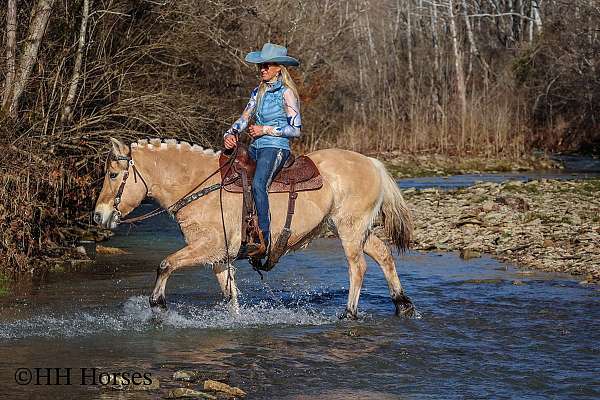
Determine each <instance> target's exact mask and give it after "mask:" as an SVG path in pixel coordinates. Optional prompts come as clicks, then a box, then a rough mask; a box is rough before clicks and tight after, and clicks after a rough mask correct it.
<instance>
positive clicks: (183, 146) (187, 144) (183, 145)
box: [178, 142, 192, 151]
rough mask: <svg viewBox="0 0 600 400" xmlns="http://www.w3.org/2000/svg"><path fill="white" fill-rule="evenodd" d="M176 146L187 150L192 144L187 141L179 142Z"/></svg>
mask: <svg viewBox="0 0 600 400" xmlns="http://www.w3.org/2000/svg"><path fill="white" fill-rule="evenodd" d="M178 148H179V149H181V150H188V151H189V150H191V149H192V146H191V145H190V144H189V143H188V142H180V143H179V146H178Z"/></svg>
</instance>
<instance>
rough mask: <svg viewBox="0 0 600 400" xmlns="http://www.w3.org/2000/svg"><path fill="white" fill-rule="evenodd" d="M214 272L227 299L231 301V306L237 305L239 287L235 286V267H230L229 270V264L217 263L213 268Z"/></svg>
mask: <svg viewBox="0 0 600 400" xmlns="http://www.w3.org/2000/svg"><path fill="white" fill-rule="evenodd" d="M212 270H213V272H214V274H215V277H216V278H217V281H219V286H221V291H222V292H223V295H224V296H225V298H227V299H229V301H230V304H231V305H232V306H234V307H235V306H236V305H237V295H238V291H237V286H236V284H235V276H234V274H235V269H234V268H233V265H230V266H229V268H228V266H227V263H215V264H213V266H212Z"/></svg>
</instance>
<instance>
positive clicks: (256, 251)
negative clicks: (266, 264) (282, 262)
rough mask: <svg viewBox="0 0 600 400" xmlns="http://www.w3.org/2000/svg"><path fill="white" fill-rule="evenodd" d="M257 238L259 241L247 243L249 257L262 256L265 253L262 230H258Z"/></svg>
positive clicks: (265, 246) (265, 247)
mask: <svg viewBox="0 0 600 400" xmlns="http://www.w3.org/2000/svg"><path fill="white" fill-rule="evenodd" d="M258 240H259V243H248V244H247V247H246V249H247V251H248V252H247V254H248V257H250V258H258V259H260V258H264V257H265V256H266V255H267V245H266V244H265V238H264V236H263V233H262V231H261V230H260V229H259V230H258Z"/></svg>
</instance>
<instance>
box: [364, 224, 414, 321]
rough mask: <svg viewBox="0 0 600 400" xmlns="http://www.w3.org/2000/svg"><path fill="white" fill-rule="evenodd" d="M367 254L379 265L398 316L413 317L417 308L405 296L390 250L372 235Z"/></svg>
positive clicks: (369, 239)
mask: <svg viewBox="0 0 600 400" xmlns="http://www.w3.org/2000/svg"><path fill="white" fill-rule="evenodd" d="M364 249H365V253H367V255H368V256H369V257H371V258H372V259H373V260H375V261H376V262H377V264H379V266H380V267H381V270H382V271H383V274H384V275H385V279H386V280H387V283H388V288H389V289H390V296H391V297H392V301H393V302H394V305H395V306H396V315H398V316H405V317H413V316H414V315H415V306H414V305H413V303H412V301H411V300H410V298H409V297H408V296H407V295H406V294H404V290H403V289H402V284H401V283H400V279H399V278H398V273H397V272H396V264H395V263H394V258H393V257H392V253H391V252H390V249H389V248H388V247H387V246H386V244H385V243H384V242H383V241H382V240H381V239H379V238H378V237H377V236H375V235H373V234H371V235H370V236H369V237H368V239H367V241H366V242H365V248H364Z"/></svg>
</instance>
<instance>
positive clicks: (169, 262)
mask: <svg viewBox="0 0 600 400" xmlns="http://www.w3.org/2000/svg"><path fill="white" fill-rule="evenodd" d="M208 250H209V249H208V248H207V245H206V244H203V243H196V244H190V245H189V246H186V247H184V248H183V249H181V250H179V251H177V252H175V253H173V254H171V255H170V256H168V257H167V258H165V259H164V260H163V261H162V262H161V263H160V266H159V267H158V269H157V271H156V282H155V284H154V290H153V291H152V294H151V295H150V299H149V300H150V306H151V307H152V308H155V307H160V308H162V309H166V308H167V302H166V299H165V286H166V285H167V280H168V279H169V276H171V274H172V273H173V272H174V271H175V270H177V269H179V268H181V267H186V266H192V265H199V264H204V263H209V262H212V260H211V259H210V258H209V257H208V256H207V255H208V254H210V252H209V251H208Z"/></svg>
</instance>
